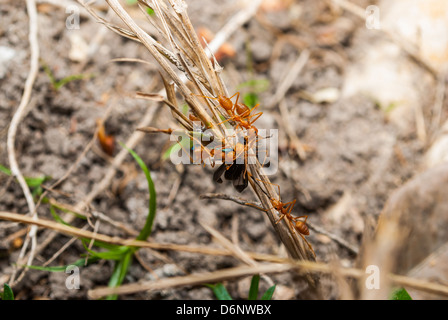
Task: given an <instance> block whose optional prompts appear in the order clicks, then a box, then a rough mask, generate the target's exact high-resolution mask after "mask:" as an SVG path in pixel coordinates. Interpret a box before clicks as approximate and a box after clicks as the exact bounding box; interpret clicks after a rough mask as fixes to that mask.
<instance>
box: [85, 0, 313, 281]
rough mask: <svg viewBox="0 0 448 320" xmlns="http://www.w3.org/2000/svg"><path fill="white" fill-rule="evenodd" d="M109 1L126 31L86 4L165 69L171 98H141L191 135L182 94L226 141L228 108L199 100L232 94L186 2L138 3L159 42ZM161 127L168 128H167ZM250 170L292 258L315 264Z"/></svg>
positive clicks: (255, 167)
mask: <svg viewBox="0 0 448 320" xmlns="http://www.w3.org/2000/svg"><path fill="white" fill-rule="evenodd" d="M106 1H107V3H108V5H109V6H110V8H112V10H113V11H114V12H115V13H116V14H117V16H118V17H119V18H120V19H121V21H122V22H123V23H124V24H125V25H126V26H127V27H121V26H118V25H115V24H112V23H111V22H109V21H106V20H104V19H103V18H101V17H100V16H99V15H98V14H97V13H96V12H95V11H94V10H92V9H91V8H90V7H88V6H86V5H85V4H83V5H84V6H85V8H86V9H87V10H88V11H89V12H90V14H92V15H93V16H94V17H95V18H96V19H97V20H98V21H99V22H101V23H103V24H104V25H106V26H107V27H108V28H109V29H111V30H113V31H114V32H116V33H118V34H120V35H122V36H124V37H127V38H130V39H133V40H135V41H138V42H140V43H141V44H142V45H144V46H145V48H146V49H147V50H148V51H149V52H150V53H151V55H152V56H153V57H154V59H155V60H156V61H157V63H158V64H159V66H160V67H161V76H162V78H163V82H164V84H165V89H166V97H161V96H160V95H152V94H144V93H139V94H138V97H139V98H145V99H151V100H156V101H163V102H164V104H165V105H166V106H168V107H169V108H170V109H171V111H172V112H171V114H172V116H173V118H174V119H175V120H176V121H177V123H178V124H179V127H180V128H181V129H180V130H186V131H191V130H192V128H193V123H192V121H191V120H190V119H189V118H187V117H186V116H185V115H184V114H183V113H182V112H180V110H179V109H178V101H177V99H176V95H175V92H176V91H177V92H178V93H180V94H181V95H182V97H183V99H184V100H185V102H186V103H187V105H188V107H189V109H190V112H191V113H192V114H194V115H195V116H196V117H198V118H199V119H200V120H201V122H202V124H203V125H204V126H205V127H206V128H208V129H209V130H210V131H211V132H212V134H213V136H214V137H215V139H220V140H221V141H224V139H227V137H226V134H225V132H226V131H225V130H226V127H225V125H224V124H223V123H222V121H221V120H220V119H221V117H222V116H223V115H225V114H226V112H225V110H224V109H221V107H220V106H219V104H218V103H217V102H216V101H215V100H212V99H206V100H203V99H202V98H201V97H199V96H201V95H202V96H214V97H218V96H226V97H229V96H230V95H229V92H228V90H227V88H226V85H225V83H224V81H223V79H222V77H221V72H222V70H223V69H222V67H221V66H220V65H219V64H218V62H217V61H216V59H215V58H214V56H213V55H212V54H210V50H208V49H206V50H204V49H203V47H202V46H201V42H200V39H199V38H198V36H197V34H196V32H195V29H194V28H193V25H192V23H191V21H190V19H189V17H188V14H187V5H186V3H185V2H184V1H182V0H168V1H153V2H149V1H146V0H139V1H138V4H139V6H140V8H141V9H142V11H143V12H144V13H145V15H146V16H147V17H148V21H149V22H150V23H151V24H152V25H153V26H154V27H155V28H156V29H157V30H158V32H159V34H158V38H160V36H161V37H162V38H163V41H156V40H155V39H154V37H153V36H151V35H150V34H148V33H147V32H145V31H144V30H143V28H142V27H140V26H139V25H138V24H137V23H136V21H135V20H134V19H133V18H132V17H131V16H130V15H129V14H128V13H127V12H126V10H125V9H124V8H123V7H122V6H121V4H120V3H119V1H117V0H106ZM79 2H80V3H82V2H81V1H79ZM260 2H261V1H256V2H254V3H253V5H254V6H253V7H251V8H252V9H251V10H250V11H249V13H250V14H253V13H254V11H255V9H256V6H258V5H259V3H260ZM148 8H150V9H152V10H153V11H154V13H155V14H154V15H151V16H149V15H148V14H147V13H146V12H147V11H146V10H147V9H148ZM254 8H255V9H254ZM239 18H240V17H239ZM240 19H241V18H240ZM207 53H208V54H207ZM159 125H160V126H162V127H163V124H159ZM176 129H178V128H176ZM250 153H253V150H249V154H250ZM248 172H249V174H250V176H251V177H252V178H253V179H254V180H257V181H260V183H254V182H253V180H252V179H249V181H250V184H251V187H252V189H253V190H254V191H255V193H256V195H257V197H258V198H259V200H260V202H261V204H262V206H263V208H264V209H265V210H266V214H267V215H268V217H269V220H270V222H271V224H272V226H273V227H274V229H275V231H276V233H277V234H278V236H279V238H280V239H281V241H282V243H283V244H284V245H285V247H286V249H287V251H288V253H289V255H290V257H291V258H292V259H295V260H305V261H315V256H314V253H313V251H312V250H311V248H310V247H309V245H308V244H307V243H306V242H305V240H304V239H303V238H302V237H301V236H300V235H299V234H297V232H296V231H295V230H294V229H293V228H292V226H291V225H290V224H289V223H288V222H287V221H286V219H283V220H282V221H281V223H276V222H277V220H278V217H279V214H278V212H277V210H275V209H273V208H272V205H271V199H279V195H278V194H277V193H276V188H275V187H273V185H272V184H271V183H270V181H269V179H268V178H267V176H266V175H264V174H263V168H262V166H261V165H260V163H259V162H258V161H256V163H255V164H248ZM260 185H262V187H263V189H264V190H263V191H262V190H261V189H260V187H261V186H260ZM305 277H306V278H307V280H308V282H309V283H310V285H311V287H313V288H317V281H318V279H317V277H316V276H311V275H309V274H308V275H306V276H305Z"/></svg>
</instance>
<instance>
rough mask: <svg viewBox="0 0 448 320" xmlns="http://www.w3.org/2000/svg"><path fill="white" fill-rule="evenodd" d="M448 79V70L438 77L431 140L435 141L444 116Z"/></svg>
mask: <svg viewBox="0 0 448 320" xmlns="http://www.w3.org/2000/svg"><path fill="white" fill-rule="evenodd" d="M446 81H448V70H445V71H444V72H442V73H440V74H439V76H438V79H437V88H436V96H435V101H434V107H433V110H434V111H433V112H434V114H433V117H432V121H431V141H429V142H430V143H431V142H434V139H435V138H436V135H437V133H438V131H439V129H440V119H441V117H442V110H443V102H444V101H445V96H446V94H445V86H446Z"/></svg>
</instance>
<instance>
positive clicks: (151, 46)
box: [106, 0, 224, 139]
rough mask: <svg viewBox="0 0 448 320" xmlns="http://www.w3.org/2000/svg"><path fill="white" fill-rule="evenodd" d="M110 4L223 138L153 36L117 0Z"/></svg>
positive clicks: (191, 103)
mask: <svg viewBox="0 0 448 320" xmlns="http://www.w3.org/2000/svg"><path fill="white" fill-rule="evenodd" d="M106 1H107V3H108V4H109V6H110V7H111V8H112V9H113V10H114V11H115V13H116V14H117V15H118V16H119V17H120V19H121V20H122V21H123V22H124V23H125V24H126V25H127V26H128V27H129V28H130V29H131V30H132V32H134V33H135V35H136V36H137V37H138V39H139V40H140V42H141V43H142V44H143V45H144V46H145V47H146V48H147V49H148V51H149V52H150V53H151V55H152V56H153V57H154V58H155V59H156V60H157V62H158V63H159V64H160V66H161V67H162V68H163V70H164V71H165V72H166V73H167V74H168V76H169V77H170V78H171V79H172V80H173V81H174V82H175V84H176V85H177V87H178V88H179V90H180V92H181V93H182V95H183V96H184V98H185V100H186V102H187V103H188V105H189V106H190V107H191V108H192V109H193V110H194V111H195V112H196V114H197V116H198V117H199V118H200V119H201V120H202V122H203V123H204V124H205V125H206V126H208V127H210V128H211V130H214V131H215V134H216V136H217V137H219V138H220V139H223V138H224V137H223V136H222V134H221V132H219V131H217V130H215V129H213V127H212V124H213V123H214V121H213V120H212V119H211V118H210V116H209V115H208V114H207V112H205V110H204V109H203V108H202V106H201V105H200V104H199V102H198V100H197V99H196V97H195V96H194V95H193V94H192V92H191V91H190V89H188V87H187V86H186V85H185V83H183V82H182V81H181V79H180V77H179V76H178V75H177V74H176V73H175V72H174V70H173V69H172V68H171V66H170V65H169V64H168V63H167V62H166V61H165V59H164V57H163V56H161V54H160V53H159V51H158V50H157V49H156V48H155V43H156V42H155V40H154V39H153V38H151V37H150V36H149V35H148V34H147V33H146V32H144V31H143V30H142V29H141V28H140V27H139V26H138V25H137V24H136V23H135V21H134V20H133V19H132V18H131V17H130V16H129V14H128V13H127V12H126V11H125V10H124V9H123V7H122V6H121V5H120V3H119V2H118V1H117V0H106Z"/></svg>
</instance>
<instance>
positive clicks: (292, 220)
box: [252, 179, 316, 256]
mask: <svg viewBox="0 0 448 320" xmlns="http://www.w3.org/2000/svg"><path fill="white" fill-rule="evenodd" d="M257 180H258V179H257ZM252 181H254V182H256V181H255V180H252ZM260 181H261V180H260ZM256 183H257V182H256ZM269 183H270V182H269ZM257 184H258V183H257ZM270 184H272V185H275V186H277V187H278V195H279V199H278V200H277V199H275V198H270V197H269V195H268V194H267V192H266V191H265V190H264V189H263V188H261V187H260V185H259V184H258V187H259V188H260V189H261V190H262V191H263V192H264V193H265V194H266V195H267V196H268V197H269V201H270V202H271V205H272V207H273V209H275V210H277V211H278V212H279V214H280V217H279V218H278V219H277V221H276V222H275V224H278V223H279V222H280V221H281V220H282V219H283V218H285V217H286V219H287V222H288V225H289V226H290V227H291V229H293V230H295V231H297V233H298V234H299V235H300V236H301V237H302V239H303V240H304V241H305V242H306V244H307V245H308V247H309V248H310V250H311V252H313V254H314V256H316V254H315V253H314V250H313V248H312V246H311V244H310V243H309V242H308V240H306V239H305V236H308V235H309V234H310V230H309V228H308V226H307V224H306V220H307V219H308V216H299V217H294V216H293V215H292V214H291V212H292V209H293V207H294V205H295V204H296V201H297V200H296V199H294V200H293V201H290V202H282V201H281V196H280V186H279V185H278V184H274V183H270ZM257 208H258V207H257ZM258 209H262V210H263V211H267V210H266V209H263V208H258ZM301 218H305V220H303V221H302V220H300V219H301Z"/></svg>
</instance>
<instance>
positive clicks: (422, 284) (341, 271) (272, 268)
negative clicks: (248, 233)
mask: <svg viewBox="0 0 448 320" xmlns="http://www.w3.org/2000/svg"><path fill="white" fill-rule="evenodd" d="M335 269H337V273H338V276H341V277H350V278H355V279H362V278H363V277H364V276H365V272H364V271H363V270H361V269H355V268H338V266H335V265H332V264H324V263H316V262H309V261H291V260H289V261H288V260H285V261H284V263H282V264H279V263H268V264H257V265H256V266H241V267H236V268H228V269H224V270H219V271H214V272H204V273H200V274H192V275H188V276H181V277H171V278H167V279H161V280H156V281H147V282H143V283H134V284H128V285H122V286H120V287H116V288H109V287H101V288H98V289H93V290H89V291H88V294H89V296H90V297H91V298H93V299H99V298H101V297H104V296H106V295H110V294H120V295H122V294H132V293H137V292H143V291H148V290H162V289H167V288H173V287H181V286H192V285H202V284H204V283H214V282H219V281H224V280H229V279H235V278H240V277H245V276H250V275H254V274H273V273H283V272H292V271H296V272H298V273H303V272H318V273H325V274H329V275H332V274H334V273H335ZM387 278H388V279H389V280H390V281H391V282H393V283H394V284H395V285H397V286H407V287H412V288H415V289H417V290H422V291H426V292H430V293H435V294H438V295H440V296H445V297H446V296H448V287H447V286H444V285H441V284H438V283H431V282H427V281H424V280H419V279H413V278H410V277H406V276H399V275H394V274H388V275H387Z"/></svg>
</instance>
